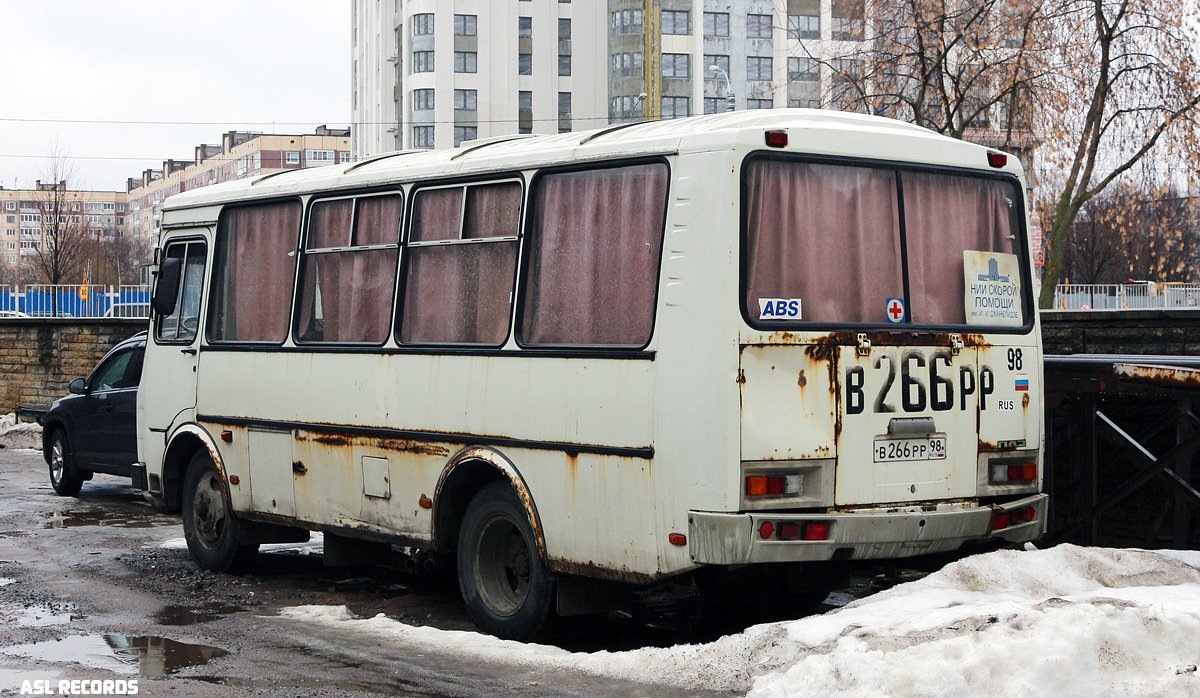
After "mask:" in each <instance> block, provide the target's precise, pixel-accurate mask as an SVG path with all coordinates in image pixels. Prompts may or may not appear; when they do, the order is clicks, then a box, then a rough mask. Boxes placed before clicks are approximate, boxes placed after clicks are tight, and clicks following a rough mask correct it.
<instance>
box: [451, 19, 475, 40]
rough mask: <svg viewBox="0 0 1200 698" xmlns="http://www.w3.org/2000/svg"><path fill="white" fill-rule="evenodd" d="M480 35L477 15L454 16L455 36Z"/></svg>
mask: <svg viewBox="0 0 1200 698" xmlns="http://www.w3.org/2000/svg"><path fill="white" fill-rule="evenodd" d="M478 33H479V20H478V18H477V17H476V16H475V15H454V35H455V36H475V35H476V34H478Z"/></svg>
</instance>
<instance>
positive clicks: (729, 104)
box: [708, 65, 736, 111]
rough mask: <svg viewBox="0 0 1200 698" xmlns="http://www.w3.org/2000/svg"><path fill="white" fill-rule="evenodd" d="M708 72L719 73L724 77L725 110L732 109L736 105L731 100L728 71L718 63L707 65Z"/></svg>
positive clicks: (731, 93) (731, 90) (731, 91)
mask: <svg viewBox="0 0 1200 698" xmlns="http://www.w3.org/2000/svg"><path fill="white" fill-rule="evenodd" d="M708 72H710V73H720V74H721V77H723V78H725V111H733V110H734V109H735V108H736V105H735V102H734V101H733V83H731V82H729V73H726V72H725V69H724V68H722V67H721V66H719V65H710V66H708Z"/></svg>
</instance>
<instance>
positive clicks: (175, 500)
mask: <svg viewBox="0 0 1200 698" xmlns="http://www.w3.org/2000/svg"><path fill="white" fill-rule="evenodd" d="M201 450H206V451H208V454H209V456H210V457H211V458H212V461H213V463H214V464H215V465H216V467H217V470H218V471H219V472H220V473H221V474H222V477H224V473H225V466H224V463H223V462H222V461H221V454H220V452H219V451H217V447H216V446H215V445H214V444H213V443H212V440H211V439H210V438H209V437H208V434H207V433H206V432H205V431H204V430H203V429H201V428H199V427H198V426H195V425H192V424H185V425H183V426H181V427H180V428H179V429H177V430H176V431H175V433H174V434H173V435H172V436H171V441H170V443H169V444H167V451H166V454H165V455H164V456H163V468H162V493H163V499H164V501H165V502H166V507H165V508H166V510H167V512H169V513H172V514H178V513H180V511H181V508H182V505H183V483H184V478H185V477H187V469H188V464H190V463H191V462H192V458H193V457H194V456H195V455H196V452H197V451H201Z"/></svg>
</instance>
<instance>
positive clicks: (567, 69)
mask: <svg viewBox="0 0 1200 698" xmlns="http://www.w3.org/2000/svg"><path fill="white" fill-rule="evenodd" d="M558 74H559V75H570V74H571V54H569V53H562V54H559V56H558Z"/></svg>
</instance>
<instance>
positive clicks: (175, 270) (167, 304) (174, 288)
mask: <svg viewBox="0 0 1200 698" xmlns="http://www.w3.org/2000/svg"><path fill="white" fill-rule="evenodd" d="M182 271H183V260H182V259H180V258H178V257H168V258H167V259H164V260H163V261H162V266H160V267H159V270H158V283H157V284H156V285H155V286H154V297H153V298H151V299H150V305H152V306H153V307H154V312H156V313H158V314H159V315H160V316H166V315H170V314H171V313H173V312H175V299H176V298H177V297H178V296H179V277H180V276H181V273H182Z"/></svg>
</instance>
